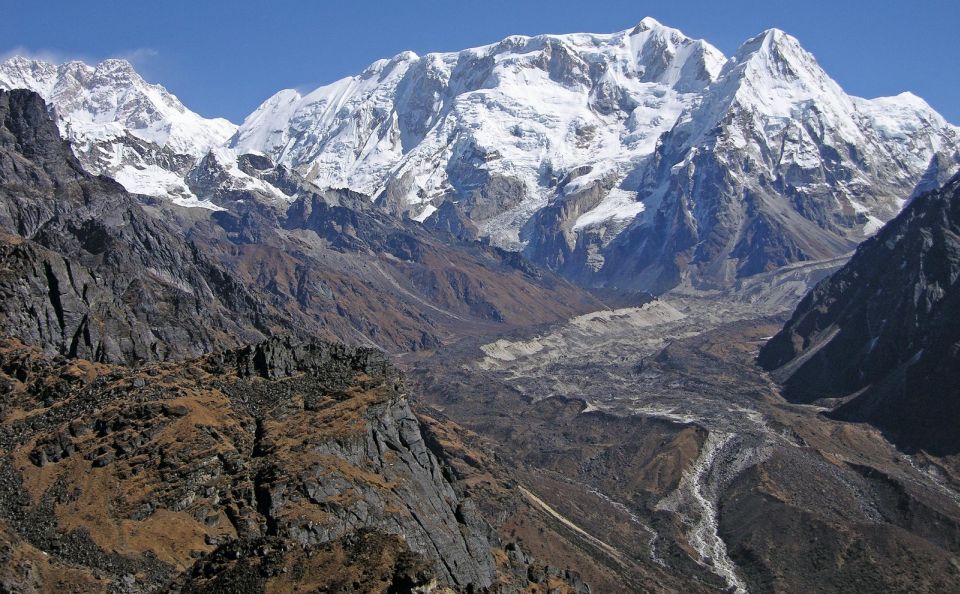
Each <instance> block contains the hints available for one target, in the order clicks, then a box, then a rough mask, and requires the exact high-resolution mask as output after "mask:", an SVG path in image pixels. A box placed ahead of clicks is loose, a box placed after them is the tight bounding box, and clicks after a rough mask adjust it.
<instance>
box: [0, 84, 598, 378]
mask: <svg viewBox="0 0 960 594" xmlns="http://www.w3.org/2000/svg"><path fill="white" fill-rule="evenodd" d="M0 116H2V127H0V227H2V228H0V231H2V233H3V234H4V236H3V238H2V245H0V257H2V258H3V264H4V265H3V267H2V268H0V295H2V296H3V297H4V298H3V302H2V304H0V326H2V327H3V328H4V330H5V331H6V332H8V333H9V334H10V335H12V336H16V337H19V338H21V339H23V340H25V341H27V342H30V343H32V344H39V345H43V346H44V347H45V348H48V349H50V350H53V351H56V352H59V353H62V354H66V355H71V356H80V357H86V358H90V359H95V360H103V361H140V360H148V361H149V360H162V359H169V358H179V357H191V356H197V355H199V354H202V353H204V352H209V351H211V350H213V349H214V348H215V347H217V346H222V345H238V344H243V343H247V342H251V341H255V340H258V339H261V338H263V337H264V336H268V335H270V334H272V333H273V332H276V331H277V330H282V329H290V330H292V331H294V332H300V333H302V334H303V335H313V336H324V337H328V338H338V339H341V340H347V341H349V342H352V343H362V344H368V345H371V344H372V345H377V346H381V347H383V348H387V349H389V350H403V351H407V350H416V349H423V348H433V347H435V346H437V345H438V344H441V342H442V341H443V340H445V339H448V338H449V337H451V336H455V335H457V334H458V333H460V332H464V331H467V332H470V331H477V330H479V329H489V328H491V327H495V326H509V325H511V324H519V323H529V322H537V321H551V320H556V319H560V318H563V317H567V316H569V315H571V314H574V313H577V312H579V311H582V310H585V309H588V308H595V307H597V306H599V302H598V301H597V300H596V299H594V298H593V297H591V296H590V295H589V294H587V293H585V292H583V291H581V290H579V289H576V288H575V287H573V286H572V285H570V284H568V283H566V282H563V281H560V280H559V279H558V278H556V277H554V276H553V275H550V274H543V273H541V272H539V271H536V269H535V268H532V267H530V265H529V264H528V263H524V262H522V261H520V260H519V259H518V258H517V257H516V255H514V254H508V253H505V252H502V251H500V250H497V249H495V248H490V247H487V246H482V245H479V244H475V243H473V242H466V243H464V242H461V241H459V240H457V239H456V238H453V237H450V236H448V235H444V236H443V237H435V236H434V235H432V234H431V233H429V232H428V231H427V230H425V229H423V228H422V227H421V226H420V225H417V224H415V223H412V222H404V221H399V220H397V219H395V218H394V217H391V216H389V215H387V214H386V213H383V212H379V211H376V210H375V209H373V208H372V207H371V206H370V205H369V200H367V199H366V198H365V197H363V196H361V195H359V194H356V193H353V192H350V191H324V192H321V191H318V190H317V189H316V188H314V187H312V186H311V185H310V184H308V183H306V182H304V181H303V180H302V178H300V176H299V175H297V174H295V173H293V172H291V171H289V170H287V169H286V168H284V167H282V166H275V165H274V164H273V163H272V162H270V161H269V159H265V158H263V157H257V156H254V155H246V156H243V157H240V158H237V157H236V156H234V155H231V154H227V153H211V154H210V155H208V156H207V157H206V158H205V159H203V160H202V161H201V162H200V165H198V167H196V168H195V169H194V171H193V173H192V174H191V176H192V177H191V178H190V180H191V183H192V184H193V187H194V189H195V190H196V191H198V192H202V193H203V195H205V196H207V197H208V198H209V199H210V200H211V201H212V202H211V204H216V205H218V206H217V208H220V209H221V210H219V211H215V212H214V211H211V210H209V209H182V208H178V207H171V206H169V205H168V204H166V203H164V202H151V203H146V202H143V201H141V199H140V198H143V197H139V198H138V197H137V196H132V195H130V194H128V193H127V192H126V191H124V189H123V188H122V187H121V186H120V185H119V184H117V183H115V182H113V181H111V180H109V179H107V178H103V177H94V176H91V175H90V174H88V173H87V172H85V171H84V170H83V168H82V167H81V166H80V163H79V162H78V161H77V159H76V158H75V157H74V156H73V154H72V153H71V151H70V147H69V145H67V144H66V143H65V142H63V141H62V140H61V139H60V137H59V134H58V131H57V128H56V125H55V124H54V121H53V120H52V119H51V117H50V115H49V113H48V111H47V107H46V105H45V104H44V103H43V101H42V100H41V99H40V98H39V96H38V95H36V94H33V93H30V92H27V91H14V92H10V93H6V92H3V91H0ZM144 200H147V199H144Z"/></svg>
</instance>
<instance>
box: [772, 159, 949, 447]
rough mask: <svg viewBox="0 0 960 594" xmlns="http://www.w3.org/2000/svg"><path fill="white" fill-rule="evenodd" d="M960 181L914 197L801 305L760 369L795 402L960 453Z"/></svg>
mask: <svg viewBox="0 0 960 594" xmlns="http://www.w3.org/2000/svg"><path fill="white" fill-rule="evenodd" d="M958 280H960V176H956V177H954V178H953V179H952V180H951V181H950V182H948V183H947V184H946V185H945V186H944V187H943V188H942V189H940V190H939V191H934V192H929V193H926V194H923V195H921V196H919V197H917V198H916V199H914V200H913V201H912V202H911V203H910V204H909V205H908V206H907V208H906V209H904V211H903V212H902V213H901V214H900V215H899V216H898V217H897V218H895V219H894V220H893V221H891V222H890V223H889V224H887V225H886V226H885V227H884V228H883V229H882V230H881V231H880V232H879V233H878V234H877V235H876V236H875V237H873V238H871V239H869V240H867V241H866V242H864V243H863V245H861V246H860V248H859V249H858V250H857V252H856V254H855V255H854V256H853V258H852V259H851V260H850V262H849V263H848V264H847V265H846V266H844V267H843V268H842V269H841V270H839V271H838V272H836V273H835V274H834V275H832V276H831V277H829V278H827V279H825V280H824V281H822V282H821V283H820V284H819V285H817V287H816V288H815V289H814V290H813V291H812V292H811V293H810V294H809V295H807V297H806V298H804V300H803V301H802V302H801V303H800V305H799V306H798V307H797V309H796V312H795V313H794V314H793V317H792V318H791V319H790V321H789V322H788V323H787V325H786V326H785V327H784V329H783V330H782V331H781V332H780V333H779V334H777V335H776V336H775V337H774V338H773V339H772V340H770V341H769V342H768V343H767V344H766V345H765V346H764V348H763V349H762V350H761V352H760V357H759V362H760V364H761V365H763V366H764V367H766V368H768V369H778V371H777V373H779V374H780V375H781V378H782V379H783V380H784V382H785V389H784V395H785V396H786V397H787V398H788V399H791V400H793V401H797V402H806V403H814V402H816V403H821V404H824V405H827V406H830V407H833V410H832V412H831V413H830V414H831V415H832V416H834V417H836V418H839V419H845V420H850V421H867V422H869V423H872V424H874V425H876V426H878V427H880V428H882V429H883V430H884V431H885V432H886V433H887V436H888V437H889V438H890V439H891V440H893V441H894V442H896V443H898V444H899V445H901V446H903V447H905V448H907V449H911V450H915V449H923V450H926V451H928V452H930V453H933V454H936V455H952V454H957V453H960V431H958V429H960V317H958V315H957V312H958V311H960V283H958Z"/></svg>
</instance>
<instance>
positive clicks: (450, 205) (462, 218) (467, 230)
mask: <svg viewBox="0 0 960 594" xmlns="http://www.w3.org/2000/svg"><path fill="white" fill-rule="evenodd" d="M423 224H424V226H425V227H427V228H429V229H433V230H434V231H442V232H445V233H449V234H450V235H453V236H454V237H456V238H457V239H460V240H463V241H475V240H476V239H477V237H478V236H479V232H478V230H477V226H476V225H474V224H473V221H471V220H470V219H469V218H468V217H467V216H466V215H465V214H464V213H463V211H462V210H461V209H460V207H459V206H458V205H457V204H456V203H455V202H453V201H452V200H444V201H443V204H441V205H440V207H439V208H437V210H436V211H435V212H434V213H432V214H431V215H430V216H429V217H427V219H426V220H425V221H423Z"/></svg>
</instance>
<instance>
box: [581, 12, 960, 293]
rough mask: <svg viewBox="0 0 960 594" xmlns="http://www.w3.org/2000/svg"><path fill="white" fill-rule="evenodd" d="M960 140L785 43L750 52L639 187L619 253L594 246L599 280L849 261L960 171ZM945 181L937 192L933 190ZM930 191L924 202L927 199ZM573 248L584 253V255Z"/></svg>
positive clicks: (908, 100)
mask: <svg viewBox="0 0 960 594" xmlns="http://www.w3.org/2000/svg"><path fill="white" fill-rule="evenodd" d="M958 147H960V130H958V129H957V128H956V127H954V126H951V125H950V124H948V123H947V122H946V121H945V120H944V119H943V118H942V117H941V116H940V115H939V114H937V113H936V112H935V111H934V110H933V109H931V108H930V107H929V106H928V105H927V104H926V103H925V102H923V101H922V100H921V99H919V98H917V97H915V96H913V95H911V94H909V93H905V94H902V95H899V96H897V97H889V98H882V99H875V100H865V99H860V98H856V97H851V96H849V95H847V94H846V93H844V92H843V90H842V89H841V88H840V87H839V85H837V83H836V82H834V81H833V80H832V79H830V77H829V76H827V74H826V73H825V72H824V71H823V70H822V69H821V68H820V66H819V65H818V64H817V62H816V60H815V59H814V57H813V56H812V55H811V54H810V53H808V52H806V51H805V50H804V49H803V48H802V47H800V44H799V43H798V42H797V40H796V39H794V38H793V37H791V36H789V35H787V34H785V33H783V32H782V31H778V30H771V31H767V32H765V33H764V34H762V35H759V36H757V37H755V38H753V39H751V40H749V41H747V42H746V43H745V44H744V45H743V46H742V47H741V48H740V50H739V51H738V52H737V53H736V55H735V56H734V57H733V58H731V59H730V60H729V61H728V62H727V63H726V64H725V66H724V68H723V70H722V72H721V73H720V75H719V77H718V78H717V80H716V81H715V82H714V83H713V84H712V85H711V86H710V87H709V88H707V89H706V90H705V92H704V93H703V94H702V95H701V96H700V97H699V98H698V101H697V102H695V104H694V105H693V107H691V108H690V109H688V110H687V111H685V112H684V113H683V114H681V115H680V117H679V118H678V119H677V122H676V124H675V125H674V126H673V128H672V129H671V130H670V131H669V132H668V133H667V134H665V135H664V136H663V137H662V138H661V139H660V142H659V143H658V145H657V148H656V150H654V151H653V153H652V154H651V156H650V158H649V159H647V160H646V161H645V162H644V163H643V165H642V166H641V167H639V168H638V169H637V170H636V171H635V172H634V174H633V175H632V176H631V179H630V183H631V184H633V185H632V186H631V189H634V190H636V191H637V192H638V196H639V198H640V199H641V200H642V201H643V202H644V204H645V206H646V208H645V212H644V213H642V214H641V215H639V216H638V217H637V218H636V219H635V220H634V221H633V222H632V224H631V227H630V228H629V229H628V230H627V231H626V232H624V233H622V234H620V235H619V236H617V237H616V238H615V239H614V240H613V241H612V242H610V243H609V244H607V243H605V241H604V240H605V238H603V237H597V236H596V234H593V236H591V234H590V233H581V234H580V235H579V236H578V237H577V238H576V242H577V244H576V245H577V247H576V248H575V250H574V251H576V250H579V254H580V258H579V260H577V258H576V257H574V258H573V261H572V262H570V263H567V265H568V266H571V265H572V266H573V267H576V266H577V265H581V266H582V265H583V263H586V260H587V258H588V256H587V255H585V254H589V253H590V252H591V250H592V251H593V253H594V254H597V253H599V254H600V255H599V256H598V257H595V261H597V263H596V264H594V265H593V268H594V269H595V273H593V274H590V273H591V271H590V270H589V268H590V266H587V270H586V271H584V270H582V269H581V270H579V271H572V272H574V273H577V272H579V273H580V274H587V276H588V278H589V277H593V278H597V279H599V281H600V282H613V283H614V284H617V285H618V286H640V287H644V288H653V289H662V288H666V287H669V286H673V285H675V284H676V283H678V282H682V281H683V280H684V279H685V278H686V277H687V273H688V272H692V273H693V279H692V280H695V281H699V282H700V283H704V282H706V283H707V284H712V285H721V286H727V285H730V284H731V283H733V282H735V280H736V279H737V278H740V277H744V276H749V275H751V274H755V273H759V272H763V271H765V270H770V269H772V268H776V267H779V266H783V265H785V264H788V263H790V262H795V261H799V260H811V259H823V258H830V257H833V256H837V255H840V254H843V253H845V252H848V251H850V250H852V249H853V247H854V246H855V245H856V244H857V243H859V242H860V241H861V240H863V238H864V237H867V236H869V235H872V234H873V233H875V232H876V231H877V230H878V229H879V228H880V226H881V225H882V223H883V222H885V221H887V220H889V219H890V218H892V217H893V216H895V215H896V214H897V213H898V212H899V211H900V209H901V208H902V207H903V204H904V202H905V199H907V198H908V197H910V196H911V195H912V194H913V193H914V192H915V191H916V190H917V189H918V185H921V186H922V185H923V184H933V185H939V184H940V183H943V181H945V179H946V178H947V177H948V176H949V175H950V173H952V172H953V171H956V168H957V162H958V160H960V157H958ZM929 177H932V178H934V179H932V180H930V179H925V178H929ZM921 189H922V188H921ZM571 243H572V242H571Z"/></svg>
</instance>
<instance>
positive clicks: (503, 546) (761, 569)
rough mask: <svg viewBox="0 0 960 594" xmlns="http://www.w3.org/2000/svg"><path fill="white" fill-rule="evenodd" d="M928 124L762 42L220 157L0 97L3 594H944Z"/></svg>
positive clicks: (47, 80) (76, 88) (114, 122)
mask: <svg viewBox="0 0 960 594" xmlns="http://www.w3.org/2000/svg"><path fill="white" fill-rule="evenodd" d="M958 279H960V128H958V127H956V126H954V125H953V124H951V123H949V122H947V121H946V120H945V119H944V118H943V117H942V116H941V115H939V114H938V113H936V112H935V111H934V110H933V109H932V108H931V107H930V106H929V105H927V103H925V102H924V101H923V100H922V99H920V98H919V97H917V96H915V95H913V94H911V93H909V92H904V93H902V94H900V95H897V96H894V97H882V98H875V99H864V98H860V97H854V96H851V95H848V94H847V93H846V92H845V91H844V90H843V89H842V88H841V87H840V86H839V85H838V84H837V83H836V82H835V81H834V80H832V79H831V78H830V76H829V75H828V74H827V73H826V72H825V71H824V70H823V69H822V68H821V67H820V65H819V64H818V63H817V61H816V59H815V58H814V57H813V56H812V55H811V54H810V53H809V52H807V51H806V50H805V49H803V47H802V46H801V45H800V43H799V41H798V40H797V39H795V38H794V37H791V36H790V35H788V34H787V33H785V32H783V31H780V30H777V29H771V30H768V31H765V32H762V33H761V34H759V35H757V36H755V37H753V38H751V39H748V40H747V41H746V42H744V43H743V44H742V45H741V46H740V48H739V49H738V50H736V51H735V52H734V53H733V55H732V56H725V55H724V54H723V53H722V52H720V51H719V50H718V49H717V48H715V47H713V46H712V45H710V44H709V43H708V42H706V41H703V40H696V39H691V38H689V37H687V36H685V35H684V34H683V33H681V32H680V31H678V30H676V29H672V28H670V27H667V26H665V25H662V24H660V23H659V22H657V21H656V20H654V19H652V18H645V19H643V20H642V21H640V22H639V23H638V24H637V25H636V26H634V27H633V28H630V29H627V30H624V31H621V32H618V33H612V34H588V33H576V34H564V35H539V36H535V37H525V36H511V37H508V38H506V39H504V40H502V41H500V42H497V43H493V44H491V45H487V46H483V47H477V48H472V49H466V50H463V51H458V52H449V53H431V54H427V55H424V56H419V55H416V54H414V53H412V52H404V53H401V54H398V55H396V56H394V57H393V58H387V59H383V60H379V61H377V62H374V63H373V64H371V65H370V66H369V67H367V68H366V69H365V70H363V71H362V72H360V73H359V74H356V75H354V76H349V77H347V78H344V79H342V80H339V81H335V82H333V83H331V84H328V85H325V86H322V87H320V88H318V89H315V90H313V91H309V92H301V91H296V90H282V91H280V92H278V93H276V94H275V95H273V96H272V97H269V98H268V99H267V100H266V101H264V102H263V103H262V105H260V107H258V108H257V109H256V110H255V111H254V112H253V113H251V114H250V115H249V116H247V117H246V119H244V121H242V122H240V123H239V124H234V123H231V122H229V121H227V120H225V119H221V118H207V117H204V116H201V115H199V114H197V113H195V112H193V111H191V110H190V109H189V108H188V107H187V106H185V105H184V104H183V103H182V102H181V101H180V100H179V99H177V97H175V96H174V95H173V94H172V93H170V92H168V91H167V90H166V89H164V88H163V87H162V86H160V85H157V84H152V83H149V82H147V81H145V80H144V79H143V78H142V77H141V76H140V74H138V73H137V72H136V70H135V69H134V68H133V66H132V65H131V64H130V63H128V62H126V61H124V60H120V59H110V60H106V61H104V62H101V63H100V64H96V65H88V64H85V63H83V62H79V61H71V62H67V63H64V64H51V63H47V62H44V61H42V60H36V59H30V58H24V57H12V58H9V59H7V60H6V61H4V62H3V63H2V64H0V592H18V593H19V592H25V593H27V592H51V591H53V592H103V593H110V594H114V593H124V594H127V593H129V594H135V593H136V594H141V593H161V592H162V593H181V594H186V593H189V592H223V593H227V592H230V593H257V594H259V593H267V592H269V593H279V592H328V593H348V592H352V593H360V592H365V593H366V592H376V593H384V594H386V593H402V592H417V593H424V594H426V593H440V592H443V593H475V594H476V593H481V592H482V593H490V594H521V593H524V594H545V593H558V594H588V593H591V592H593V593H598V592H599V593H607V592H610V593H619V592H657V593H661V592H667V593H711V592H734V593H736V594H743V593H746V592H751V593H763V592H837V593H839V592H930V593H943V592H960V589H958V584H960V437H958V436H960V433H958V428H960V393H958V388H957V385H958V379H960V378H958V377H957V375H958V374H957V371H956V370H957V369H958V366H957V358H958V353H960V321H958V315H957V311H958V307H960V302H958V299H960V288H958V282H960V281H958Z"/></svg>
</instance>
